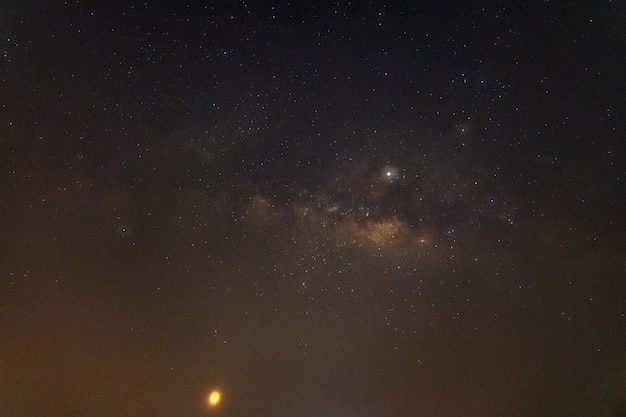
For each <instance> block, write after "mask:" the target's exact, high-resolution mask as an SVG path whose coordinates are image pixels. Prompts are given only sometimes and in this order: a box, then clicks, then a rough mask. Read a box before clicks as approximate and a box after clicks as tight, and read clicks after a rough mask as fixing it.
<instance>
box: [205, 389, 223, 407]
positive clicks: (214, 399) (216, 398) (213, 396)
mask: <svg viewBox="0 0 626 417" xmlns="http://www.w3.org/2000/svg"><path fill="white" fill-rule="evenodd" d="M221 398H222V394H221V393H220V392H219V391H213V392H211V393H210V394H209V396H208V397H207V403H208V404H209V406H210V407H215V406H217V405H218V404H219V402H220V399H221Z"/></svg>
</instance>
